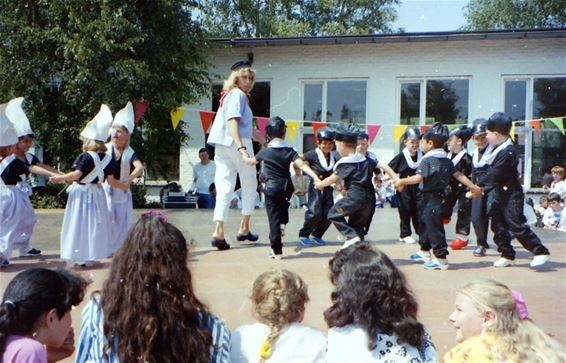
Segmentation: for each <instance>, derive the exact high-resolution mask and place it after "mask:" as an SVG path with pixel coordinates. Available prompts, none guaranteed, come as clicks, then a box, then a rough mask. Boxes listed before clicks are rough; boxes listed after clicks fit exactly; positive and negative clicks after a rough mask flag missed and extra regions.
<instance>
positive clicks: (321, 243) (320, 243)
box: [311, 236, 326, 246]
mask: <svg viewBox="0 0 566 363" xmlns="http://www.w3.org/2000/svg"><path fill="white" fill-rule="evenodd" d="M311 242H312V243H314V244H315V245H317V246H324V245H326V241H325V240H323V239H322V238H318V237H314V236H313V237H311Z"/></svg>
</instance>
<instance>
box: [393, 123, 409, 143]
mask: <svg viewBox="0 0 566 363" xmlns="http://www.w3.org/2000/svg"><path fill="white" fill-rule="evenodd" d="M406 129H407V125H395V126H393V141H394V142H397V141H399V139H400V138H401V136H403V134H404V133H405V130H406Z"/></svg>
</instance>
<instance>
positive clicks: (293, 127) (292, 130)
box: [286, 120, 300, 141]
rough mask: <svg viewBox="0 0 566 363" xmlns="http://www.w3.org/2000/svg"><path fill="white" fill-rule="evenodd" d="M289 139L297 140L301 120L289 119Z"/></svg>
mask: <svg viewBox="0 0 566 363" xmlns="http://www.w3.org/2000/svg"><path fill="white" fill-rule="evenodd" d="M286 124H287V139H288V140H291V141H292V140H295V135H296V134H297V131H298V130H299V126H300V122H299V121H294V120H293V121H289V120H287V122H286Z"/></svg>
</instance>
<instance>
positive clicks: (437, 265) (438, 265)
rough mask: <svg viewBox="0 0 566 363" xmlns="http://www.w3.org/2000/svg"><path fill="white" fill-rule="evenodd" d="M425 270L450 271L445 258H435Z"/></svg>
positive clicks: (425, 265)
mask: <svg viewBox="0 0 566 363" xmlns="http://www.w3.org/2000/svg"><path fill="white" fill-rule="evenodd" d="M423 267H424V268H425V270H448V262H446V259H445V258H433V259H432V260H429V261H428V262H425V264H424V265H423Z"/></svg>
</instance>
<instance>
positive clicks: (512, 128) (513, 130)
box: [509, 122, 516, 141]
mask: <svg viewBox="0 0 566 363" xmlns="http://www.w3.org/2000/svg"><path fill="white" fill-rule="evenodd" d="M515 124H516V122H511V131H509V137H510V138H511V140H513V141H515Z"/></svg>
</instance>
